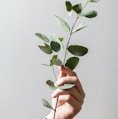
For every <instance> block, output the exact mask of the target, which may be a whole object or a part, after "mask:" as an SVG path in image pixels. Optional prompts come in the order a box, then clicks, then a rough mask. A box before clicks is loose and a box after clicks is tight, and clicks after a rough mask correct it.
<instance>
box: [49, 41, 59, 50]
mask: <svg viewBox="0 0 118 119" xmlns="http://www.w3.org/2000/svg"><path fill="white" fill-rule="evenodd" d="M50 47H51V49H52V50H54V51H55V52H58V51H59V50H60V48H61V46H60V44H59V43H58V42H56V41H51V43H50Z"/></svg>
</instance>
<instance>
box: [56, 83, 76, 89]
mask: <svg viewBox="0 0 118 119" xmlns="http://www.w3.org/2000/svg"><path fill="white" fill-rule="evenodd" d="M74 86H75V84H64V85H63V86H59V87H58V88H59V89H61V90H68V89H71V88H73V87H74Z"/></svg>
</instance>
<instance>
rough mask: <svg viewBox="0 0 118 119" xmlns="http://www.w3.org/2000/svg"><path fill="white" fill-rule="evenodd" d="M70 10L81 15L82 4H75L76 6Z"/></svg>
mask: <svg viewBox="0 0 118 119" xmlns="http://www.w3.org/2000/svg"><path fill="white" fill-rule="evenodd" d="M72 9H73V10H74V11H75V12H76V13H77V14H79V13H81V11H82V4H81V3H79V4H76V5H74V6H73V7H72Z"/></svg>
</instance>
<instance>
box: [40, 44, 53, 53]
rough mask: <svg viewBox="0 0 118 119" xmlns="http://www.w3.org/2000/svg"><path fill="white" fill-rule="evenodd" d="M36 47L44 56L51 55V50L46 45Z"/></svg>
mask: <svg viewBox="0 0 118 119" xmlns="http://www.w3.org/2000/svg"><path fill="white" fill-rule="evenodd" d="M38 47H39V48H40V49H41V50H42V51H43V52H44V53H46V54H51V53H52V50H51V48H50V47H49V46H48V45H46V46H38Z"/></svg>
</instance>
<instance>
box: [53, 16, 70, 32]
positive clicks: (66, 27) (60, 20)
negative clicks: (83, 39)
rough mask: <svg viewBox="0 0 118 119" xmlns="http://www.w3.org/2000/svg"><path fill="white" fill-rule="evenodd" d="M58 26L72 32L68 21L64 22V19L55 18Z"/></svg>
mask: <svg viewBox="0 0 118 119" xmlns="http://www.w3.org/2000/svg"><path fill="white" fill-rule="evenodd" d="M54 18H55V20H56V22H57V24H58V25H59V26H60V27H61V28H62V29H63V30H65V31H67V32H70V26H69V25H68V23H67V22H66V21H64V20H63V19H62V18H60V17H59V16H56V15H55V16H54Z"/></svg>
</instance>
